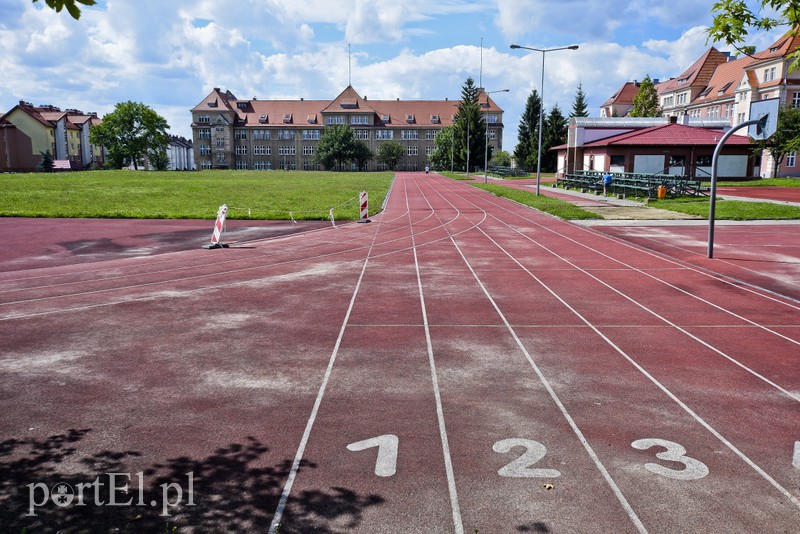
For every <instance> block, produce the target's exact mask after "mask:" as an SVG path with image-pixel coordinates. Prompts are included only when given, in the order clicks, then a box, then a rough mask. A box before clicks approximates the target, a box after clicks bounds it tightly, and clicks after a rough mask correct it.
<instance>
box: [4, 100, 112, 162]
mask: <svg viewBox="0 0 800 534" xmlns="http://www.w3.org/2000/svg"><path fill="white" fill-rule="evenodd" d="M100 122H101V120H100V119H99V118H98V117H97V113H93V112H92V113H83V112H82V111H80V110H77V109H67V110H64V111H62V110H61V109H60V108H58V107H55V106H52V105H43V106H34V105H33V104H31V103H30V102H25V101H20V102H19V104H18V105H16V106H14V107H13V108H12V109H11V110H10V111H9V112H7V113H6V114H4V115H3V116H2V117H0V144H2V145H3V149H2V151H0V171H2V172H9V171H12V172H27V171H33V170H35V169H36V166H37V165H38V164H39V162H40V161H41V154H42V153H43V152H45V151H49V152H50V155H51V156H52V158H53V160H54V161H56V162H59V166H60V167H62V168H72V169H85V168H92V167H97V166H100V165H102V164H103V161H104V152H103V149H102V148H101V147H98V146H94V145H92V144H91V143H90V142H89V130H90V128H91V127H92V126H93V125H94V124H99V123H100Z"/></svg>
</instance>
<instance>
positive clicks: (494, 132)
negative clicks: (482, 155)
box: [489, 129, 497, 141]
mask: <svg viewBox="0 0 800 534" xmlns="http://www.w3.org/2000/svg"><path fill="white" fill-rule="evenodd" d="M495 139H497V130H495V129H491V130H489V141H494V140H495Z"/></svg>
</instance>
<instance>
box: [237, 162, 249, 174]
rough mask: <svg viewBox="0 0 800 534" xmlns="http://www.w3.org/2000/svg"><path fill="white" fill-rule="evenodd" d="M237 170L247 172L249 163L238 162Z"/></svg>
mask: <svg viewBox="0 0 800 534" xmlns="http://www.w3.org/2000/svg"><path fill="white" fill-rule="evenodd" d="M236 169H237V170H240V171H244V170H247V162H246V161H241V160H239V161H237V162H236Z"/></svg>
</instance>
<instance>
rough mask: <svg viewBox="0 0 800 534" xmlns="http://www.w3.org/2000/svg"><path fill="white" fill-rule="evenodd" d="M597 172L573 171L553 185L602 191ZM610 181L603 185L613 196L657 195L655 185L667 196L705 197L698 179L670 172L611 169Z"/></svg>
mask: <svg viewBox="0 0 800 534" xmlns="http://www.w3.org/2000/svg"><path fill="white" fill-rule="evenodd" d="M604 174H605V173H604V172H601V171H574V172H571V173H567V174H565V175H563V176H561V177H559V178H557V179H556V186H557V187H564V188H566V189H578V190H581V191H583V192H591V193H595V194H602V193H603V175H604ZM610 174H611V176H612V182H611V185H610V186H609V187H607V188H606V191H607V192H608V193H611V194H613V195H624V196H626V197H627V196H634V197H646V198H658V188H659V187H665V188H666V196H667V198H674V197H686V196H708V188H707V187H703V186H702V182H701V181H700V180H691V179H689V178H688V177H686V176H676V175H673V174H641V173H632V172H612V173H610Z"/></svg>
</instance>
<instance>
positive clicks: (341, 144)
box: [314, 124, 356, 170]
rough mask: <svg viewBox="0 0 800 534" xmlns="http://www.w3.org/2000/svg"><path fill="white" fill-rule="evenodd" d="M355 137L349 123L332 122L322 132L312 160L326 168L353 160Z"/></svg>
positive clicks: (339, 165)
mask: <svg viewBox="0 0 800 534" xmlns="http://www.w3.org/2000/svg"><path fill="white" fill-rule="evenodd" d="M355 154H356V138H355V136H354V135H353V130H352V128H350V125H349V124H334V125H333V126H331V127H330V128H327V129H326V130H325V131H324V132H323V133H322V138H321V139H320V140H319V144H317V151H316V153H315V154H314V160H315V161H316V162H318V163H321V164H322V166H323V167H325V168H326V169H327V170H331V169H336V168H340V167H341V165H342V163H346V162H348V161H353V159H355Z"/></svg>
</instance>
